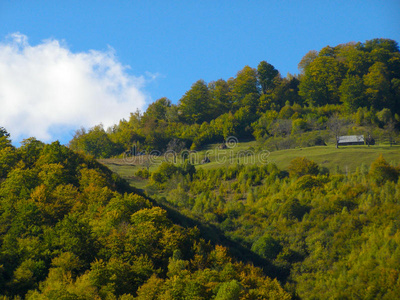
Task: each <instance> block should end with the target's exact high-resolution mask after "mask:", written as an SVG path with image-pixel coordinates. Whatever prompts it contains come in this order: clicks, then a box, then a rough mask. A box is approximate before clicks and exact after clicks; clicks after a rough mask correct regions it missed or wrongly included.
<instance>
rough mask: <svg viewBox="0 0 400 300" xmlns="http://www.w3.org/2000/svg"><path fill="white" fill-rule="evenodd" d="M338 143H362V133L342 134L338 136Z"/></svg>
mask: <svg viewBox="0 0 400 300" xmlns="http://www.w3.org/2000/svg"><path fill="white" fill-rule="evenodd" d="M338 143H339V144H340V143H364V136H363V135H342V136H339V140H338Z"/></svg>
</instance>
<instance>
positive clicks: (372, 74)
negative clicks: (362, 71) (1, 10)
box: [364, 62, 391, 110]
mask: <svg viewBox="0 0 400 300" xmlns="http://www.w3.org/2000/svg"><path fill="white" fill-rule="evenodd" d="M364 84H365V86H366V91H365V93H366V95H367V99H368V103H369V105H370V106H371V107H373V108H375V109H379V110H380V109H382V108H384V107H390V100H391V99H390V97H391V94H390V93H391V91H390V81H389V74H388V70H387V67H386V65H385V64H384V63H382V62H376V63H374V64H373V65H372V66H371V67H370V68H369V72H368V74H366V75H365V76H364Z"/></svg>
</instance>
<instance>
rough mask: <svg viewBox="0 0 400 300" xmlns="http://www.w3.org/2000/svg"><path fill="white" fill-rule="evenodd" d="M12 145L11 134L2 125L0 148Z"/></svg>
mask: <svg viewBox="0 0 400 300" xmlns="http://www.w3.org/2000/svg"><path fill="white" fill-rule="evenodd" d="M10 146H11V140H10V134H9V133H8V132H7V130H6V129H5V128H4V127H0V149H2V148H5V147H10Z"/></svg>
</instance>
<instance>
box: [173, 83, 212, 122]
mask: <svg viewBox="0 0 400 300" xmlns="http://www.w3.org/2000/svg"><path fill="white" fill-rule="evenodd" d="M210 100H211V96H210V92H209V90H208V87H207V84H206V83H205V82H204V80H198V81H196V82H195V83H194V84H193V85H192V87H191V88H190V90H189V91H187V92H186V93H185V95H184V96H183V97H182V98H181V100H180V102H179V107H178V109H179V112H180V114H181V117H182V119H183V120H184V121H185V122H187V123H189V124H193V123H202V122H204V121H209V116H210V114H209V113H210Z"/></svg>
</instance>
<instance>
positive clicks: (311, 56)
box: [297, 50, 318, 74]
mask: <svg viewBox="0 0 400 300" xmlns="http://www.w3.org/2000/svg"><path fill="white" fill-rule="evenodd" d="M317 57H318V51H315V50H311V51H308V52H307V53H306V55H304V56H303V58H302V59H301V61H300V62H299V64H298V65H297V67H298V69H299V71H300V73H301V74H304V73H305V72H306V70H307V69H308V67H309V66H310V64H311V63H312V62H313V61H314V60H315V59H316V58H317Z"/></svg>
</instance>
